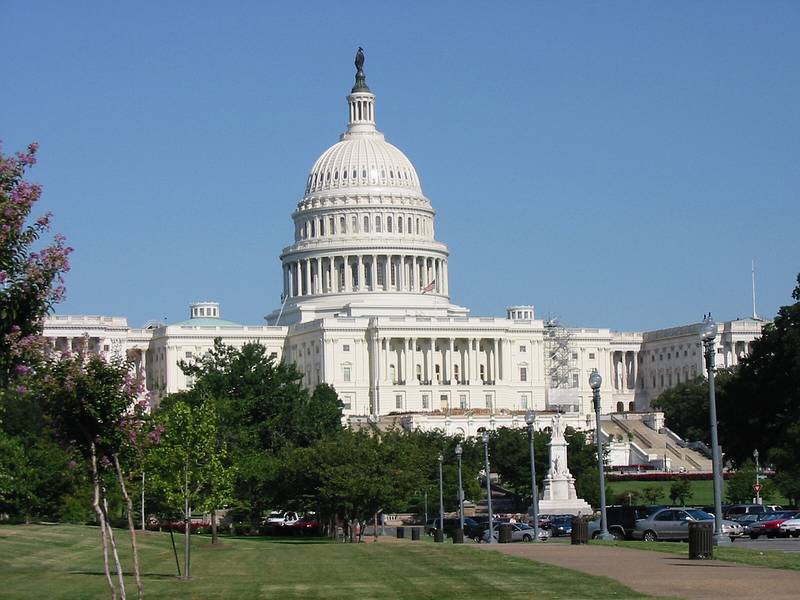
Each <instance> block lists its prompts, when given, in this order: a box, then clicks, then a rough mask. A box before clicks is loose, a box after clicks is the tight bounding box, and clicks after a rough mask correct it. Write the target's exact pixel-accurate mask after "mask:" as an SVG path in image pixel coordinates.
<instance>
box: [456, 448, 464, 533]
mask: <svg viewBox="0 0 800 600" xmlns="http://www.w3.org/2000/svg"><path fill="white" fill-rule="evenodd" d="M455 452H456V459H458V526H459V527H460V528H461V531H462V532H463V531H464V487H463V486H462V484H461V454H462V453H463V452H464V449H463V448H462V447H461V444H456V449H455Z"/></svg>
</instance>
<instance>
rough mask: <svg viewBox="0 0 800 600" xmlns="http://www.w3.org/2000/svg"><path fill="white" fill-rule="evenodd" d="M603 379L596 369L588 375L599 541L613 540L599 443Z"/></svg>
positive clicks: (601, 444) (600, 444)
mask: <svg viewBox="0 0 800 600" xmlns="http://www.w3.org/2000/svg"><path fill="white" fill-rule="evenodd" d="M602 384H603V378H602V377H600V373H598V372H597V369H594V370H593V371H592V374H591V375H589V387H590V388H592V400H593V401H594V418H595V423H594V440H595V442H596V444H597V473H598V476H599V478H600V533H599V534H598V535H597V539H599V540H613V539H614V536H613V535H611V534H610V533H608V519H607V518H606V478H605V473H604V470H603V443H602V442H601V441H600V386H601V385H602Z"/></svg>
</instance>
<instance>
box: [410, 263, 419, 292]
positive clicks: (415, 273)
mask: <svg viewBox="0 0 800 600" xmlns="http://www.w3.org/2000/svg"><path fill="white" fill-rule="evenodd" d="M411 267H412V268H411V271H412V273H411V285H410V286H409V289H410V291H412V292H415V291H416V290H417V286H418V285H419V267H418V266H417V257H416V255H415V256H412V257H411Z"/></svg>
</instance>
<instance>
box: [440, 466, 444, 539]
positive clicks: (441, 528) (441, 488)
mask: <svg viewBox="0 0 800 600" xmlns="http://www.w3.org/2000/svg"><path fill="white" fill-rule="evenodd" d="M443 460H444V457H443V456H442V455H441V454H440V455H439V531H440V532H441V534H442V535H444V486H443V485H442V461H443Z"/></svg>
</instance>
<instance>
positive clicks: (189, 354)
mask: <svg viewBox="0 0 800 600" xmlns="http://www.w3.org/2000/svg"><path fill="white" fill-rule="evenodd" d="M185 356H186V358H192V353H191V352H187V353H186V355H185ZM598 477H600V475H598Z"/></svg>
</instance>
